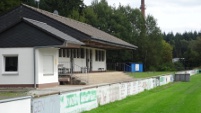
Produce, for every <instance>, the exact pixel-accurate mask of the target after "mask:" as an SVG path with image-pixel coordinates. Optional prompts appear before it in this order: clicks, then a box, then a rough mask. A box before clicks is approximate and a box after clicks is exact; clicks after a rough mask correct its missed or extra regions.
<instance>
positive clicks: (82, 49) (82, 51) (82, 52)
mask: <svg viewBox="0 0 201 113" xmlns="http://www.w3.org/2000/svg"><path fill="white" fill-rule="evenodd" d="M81 58H84V48H81Z"/></svg>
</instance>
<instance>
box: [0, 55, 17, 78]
mask: <svg viewBox="0 0 201 113" xmlns="http://www.w3.org/2000/svg"><path fill="white" fill-rule="evenodd" d="M6 57H17V71H6ZM18 73H19V55H18V54H4V55H3V66H2V74H4V75H7V74H8V75H13V74H15V75H16V74H18Z"/></svg>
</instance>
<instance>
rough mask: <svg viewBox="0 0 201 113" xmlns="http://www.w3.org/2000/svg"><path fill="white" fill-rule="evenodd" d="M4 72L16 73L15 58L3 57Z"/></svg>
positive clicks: (16, 61)
mask: <svg viewBox="0 0 201 113" xmlns="http://www.w3.org/2000/svg"><path fill="white" fill-rule="evenodd" d="M5 71H18V57H17V56H5Z"/></svg>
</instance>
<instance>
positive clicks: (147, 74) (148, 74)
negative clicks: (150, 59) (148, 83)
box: [128, 72, 173, 78]
mask: <svg viewBox="0 0 201 113" xmlns="http://www.w3.org/2000/svg"><path fill="white" fill-rule="evenodd" d="M171 73H173V72H135V73H128V74H129V75H130V76H132V77H133V78H148V77H153V76H159V75H164V74H171Z"/></svg>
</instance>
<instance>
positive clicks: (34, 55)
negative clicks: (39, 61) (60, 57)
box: [33, 47, 36, 89]
mask: <svg viewBox="0 0 201 113" xmlns="http://www.w3.org/2000/svg"><path fill="white" fill-rule="evenodd" d="M33 62H34V88H35V89H36V48H35V47H34V48H33Z"/></svg>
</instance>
